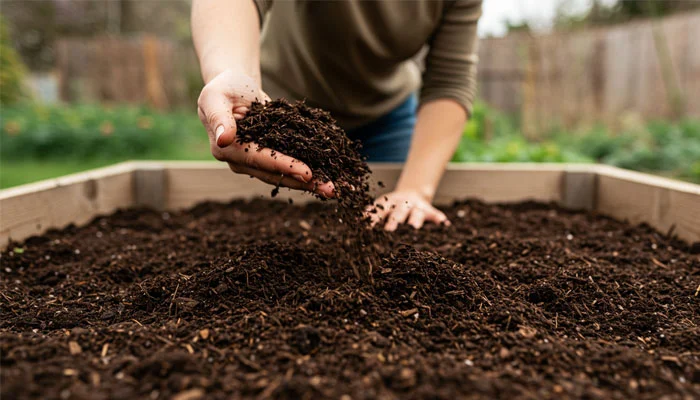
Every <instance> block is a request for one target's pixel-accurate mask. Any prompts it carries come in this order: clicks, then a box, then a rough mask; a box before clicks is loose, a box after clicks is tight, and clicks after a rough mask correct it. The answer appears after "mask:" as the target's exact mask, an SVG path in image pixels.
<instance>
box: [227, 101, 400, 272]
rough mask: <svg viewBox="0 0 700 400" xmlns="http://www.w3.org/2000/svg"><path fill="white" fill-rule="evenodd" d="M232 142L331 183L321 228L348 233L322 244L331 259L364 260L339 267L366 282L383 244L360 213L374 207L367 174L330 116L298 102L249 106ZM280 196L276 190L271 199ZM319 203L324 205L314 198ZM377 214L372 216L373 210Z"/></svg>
mask: <svg viewBox="0 0 700 400" xmlns="http://www.w3.org/2000/svg"><path fill="white" fill-rule="evenodd" d="M236 138H237V140H238V142H239V143H241V144H246V143H253V144H255V146H254V147H249V149H250V150H247V151H260V150H261V149H263V148H269V149H272V150H273V151H272V156H273V157H277V154H278V152H279V153H282V154H285V155H287V156H290V157H292V158H294V159H295V160H299V161H301V162H303V163H305V164H306V165H307V166H308V167H309V168H310V169H311V171H312V174H313V177H314V180H315V181H317V182H329V181H330V182H333V184H334V186H335V200H337V202H336V205H335V206H334V209H333V212H332V213H324V214H322V215H321V218H322V221H319V223H320V224H323V225H335V224H345V225H348V226H351V227H353V229H347V230H342V232H343V234H341V235H338V236H335V237H332V238H331V240H330V241H328V242H327V243H326V246H327V247H328V248H329V249H333V250H335V252H336V253H346V252H350V253H353V254H364V257H354V258H349V259H347V261H348V262H347V263H346V264H343V267H346V268H348V269H350V270H352V271H353V273H354V274H355V276H356V277H357V278H365V279H371V278H370V276H371V272H372V269H373V265H374V264H378V263H379V262H380V261H381V260H380V255H379V253H378V252H377V246H376V245H375V244H380V243H385V242H386V240H387V239H386V235H385V233H384V232H383V231H381V230H378V229H374V230H371V229H369V228H370V218H369V216H368V214H367V213H365V210H366V209H367V208H368V207H369V206H370V205H371V204H372V203H373V201H374V198H373V197H372V195H371V194H370V187H369V175H370V169H369V167H368V165H367V163H366V161H365V160H364V158H363V157H362V156H361V155H360V147H361V144H360V142H359V141H353V140H351V139H350V138H349V137H348V136H347V135H346V134H345V131H343V129H342V128H340V127H339V126H338V125H337V124H336V121H335V120H334V119H333V118H332V117H331V115H330V113H328V112H326V111H324V110H322V109H319V108H313V107H309V106H307V105H306V104H305V103H304V102H303V101H297V102H295V103H293V104H292V103H290V102H288V101H287V100H285V99H278V100H274V101H269V102H267V103H259V102H256V103H253V104H252V105H251V107H250V110H249V111H248V112H247V113H246V116H245V118H243V119H242V120H240V121H239V122H238V134H237V137H236ZM278 192H279V188H278V187H276V188H274V189H273V190H272V197H275V196H276V195H277V193H278ZM317 197H318V198H320V199H321V200H327V199H326V198H325V197H324V196H322V195H317ZM373 212H376V210H373ZM338 257H341V258H342V254H328V258H330V259H338Z"/></svg>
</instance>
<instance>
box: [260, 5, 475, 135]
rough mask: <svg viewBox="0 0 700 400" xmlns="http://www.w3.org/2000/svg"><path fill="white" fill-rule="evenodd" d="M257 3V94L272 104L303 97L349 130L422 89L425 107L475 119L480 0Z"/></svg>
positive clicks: (421, 93)
mask: <svg viewBox="0 0 700 400" xmlns="http://www.w3.org/2000/svg"><path fill="white" fill-rule="evenodd" d="M255 4H256V6H257V8H258V12H259V14H260V22H261V25H262V29H263V32H262V44H261V59H260V63H261V72H262V78H263V89H264V90H265V91H266V92H267V93H268V95H270V97H272V98H277V97H285V98H287V99H290V100H295V99H306V100H307V102H308V103H309V104H310V105H312V106H315V107H321V108H324V109H326V110H329V111H330V112H331V113H332V114H333V116H334V117H335V118H336V119H337V120H338V122H339V123H340V124H341V126H343V127H345V128H351V127H356V126H359V125H362V124H364V123H367V122H370V121H372V120H374V119H376V118H378V117H380V116H382V115H384V114H386V113H388V112H390V111H391V110H393V109H394V108H395V107H397V106H398V105H400V104H401V103H402V102H403V101H405V100H406V98H407V97H408V96H409V95H410V94H411V93H414V92H416V91H418V90H420V100H421V102H427V101H430V100H434V99H444V98H447V99H453V100H455V101H457V102H458V103H459V104H461V105H462V106H463V107H464V108H465V110H466V111H467V113H471V105H472V101H473V99H474V95H475V92H476V64H477V61H478V57H477V48H476V46H477V35H476V25H477V21H478V19H479V16H480V15H481V0H411V1H406V0H377V1H367V0H341V1H338V0H336V1H328V0H316V1H314V0H274V1H273V0H255ZM426 45H427V46H428V51H427V54H425V58H424V64H425V65H424V67H425V68H424V71H423V72H421V68H420V67H419V64H420V63H421V61H422V60H420V58H421V57H420V56H421V55H422V54H421V53H422V52H421V50H422V49H423V48H424V47H425V46H426Z"/></svg>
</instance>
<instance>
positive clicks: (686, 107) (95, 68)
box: [57, 12, 700, 136]
mask: <svg viewBox="0 0 700 400" xmlns="http://www.w3.org/2000/svg"><path fill="white" fill-rule="evenodd" d="M698 38H700V13H698V12H695V13H688V14H684V15H677V16H672V17H668V18H665V19H663V20H656V21H641V22H633V23H629V24H625V25H618V26H614V27H606V28H595V29H588V30H581V31H575V32H570V33H555V34H551V35H544V36H529V35H527V34H512V35H509V36H507V37H504V38H489V39H483V40H482V41H481V47H480V64H479V74H478V76H479V94H480V97H481V98H483V99H484V100H486V102H487V103H489V104H491V105H493V106H495V107H496V108H498V109H501V110H503V111H506V112H511V113H518V114H520V116H521V121H522V127H523V130H524V132H525V133H526V134H528V135H531V136H536V134H537V133H538V132H543V131H546V130H547V129H549V128H552V127H556V126H564V127H572V126H576V125H580V124H587V123H591V122H596V121H603V122H606V123H608V124H611V125H613V126H614V125H616V124H617V123H618V122H619V121H620V119H621V117H622V116H625V115H629V114H630V113H632V114H633V115H637V116H640V117H641V118H643V119H648V118H654V117H674V116H681V115H693V116H700V95H698V94H699V93H700V40H698ZM57 59H58V65H57V67H58V72H59V73H58V76H59V88H60V89H59V90H60V96H61V98H62V99H63V100H66V101H90V100H98V101H112V102H129V103H145V104H150V105H152V106H155V107H157V108H171V107H174V106H175V107H177V106H185V107H192V104H193V102H194V99H196V92H197V90H198V89H200V88H201V81H200V79H199V72H198V67H197V62H196V57H195V56H194V51H193V49H192V46H191V45H178V44H175V43H173V42H170V41H167V40H164V39H157V38H154V37H148V36H146V37H137V38H131V39H124V38H115V37H109V36H104V37H96V38H93V39H90V40H85V39H63V40H60V41H59V42H58V46H57Z"/></svg>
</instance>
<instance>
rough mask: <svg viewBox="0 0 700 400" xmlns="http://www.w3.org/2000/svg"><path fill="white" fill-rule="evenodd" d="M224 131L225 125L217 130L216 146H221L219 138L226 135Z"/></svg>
mask: <svg viewBox="0 0 700 400" xmlns="http://www.w3.org/2000/svg"><path fill="white" fill-rule="evenodd" d="M224 130H225V128H224V126H223V125H219V127H218V128H216V144H219V138H220V137H221V135H223V134H224Z"/></svg>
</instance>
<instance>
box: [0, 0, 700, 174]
mask: <svg viewBox="0 0 700 400" xmlns="http://www.w3.org/2000/svg"><path fill="white" fill-rule="evenodd" d="M493 1H497V0H486V2H487V3H489V2H493ZM571 1H573V0H571ZM567 3H568V2H567V1H564V0H562V1H560V7H559V8H558V9H557V13H556V15H555V17H554V18H553V21H552V24H551V27H549V28H547V29H546V30H545V31H542V30H541V29H537V28H536V27H533V26H530V24H529V23H528V21H526V20H525V21H523V22H519V23H517V24H516V23H506V26H507V35H506V36H504V37H498V38H493V37H484V38H482V42H481V48H480V58H481V64H480V66H481V68H480V72H479V85H480V96H479V97H480V98H479V100H478V102H477V104H476V106H475V108H474V113H473V115H472V118H471V119H470V121H469V122H468V123H467V125H466V126H465V128H464V134H463V138H462V141H461V143H460V145H459V147H458V149H457V151H456V153H455V155H454V158H453V160H454V161H457V162H462V161H490V162H602V163H606V164H611V165H616V166H620V167H624V168H630V169H635V170H640V171H646V172H653V173H656V174H660V175H664V176H671V177H676V178H679V179H684V180H689V181H694V182H700V97H699V96H697V93H700V42H698V41H697V40H696V39H694V38H697V37H700V11H699V10H698V9H697V8H698V5H699V4H700V3H698V2H693V1H634V2H615V1H612V2H611V1H605V2H603V3H601V2H598V1H591V2H588V3H590V4H588V5H587V7H585V8H584V9H583V11H580V10H581V8H580V7H579V8H578V10H579V11H577V12H576V13H574V14H572V13H569V12H567V11H566V10H567V9H568V8H567ZM1 7H2V8H0V12H1V13H2V17H1V18H0V24H1V26H0V129H1V131H0V187H3V188H5V187H10V186H14V185H18V184H22V183H27V182H32V181H35V180H39V179H45V178H50V177H55V176H60V175H64V174H67V173H71V172H77V171H81V170H84V169H89V168H94V167H98V166H103V165H108V164H112V163H115V162H119V161H124V160H129V159H168V160H175V159H177V160H182V159H186V160H193V159H194V160H210V159H212V157H211V155H210V154H209V149H208V143H207V139H206V134H205V132H204V129H203V128H202V127H201V125H200V123H199V120H198V118H197V115H196V112H195V111H194V106H193V105H194V104H195V102H196V98H197V95H198V91H199V90H200V89H201V86H202V82H201V78H200V77H199V72H198V69H197V65H196V59H195V57H194V52H193V50H192V45H191V39H190V33H189V25H188V24H189V22H188V18H189V7H190V2H189V1H188V0H171V1H167V2H137V1H135V0H114V1H104V0H102V1H98V0H89V1H70V0H69V1H66V0H41V1H31V2H26V1H15V0H9V1H3V2H2V4H1ZM488 10H489V8H487V7H485V12H488Z"/></svg>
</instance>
